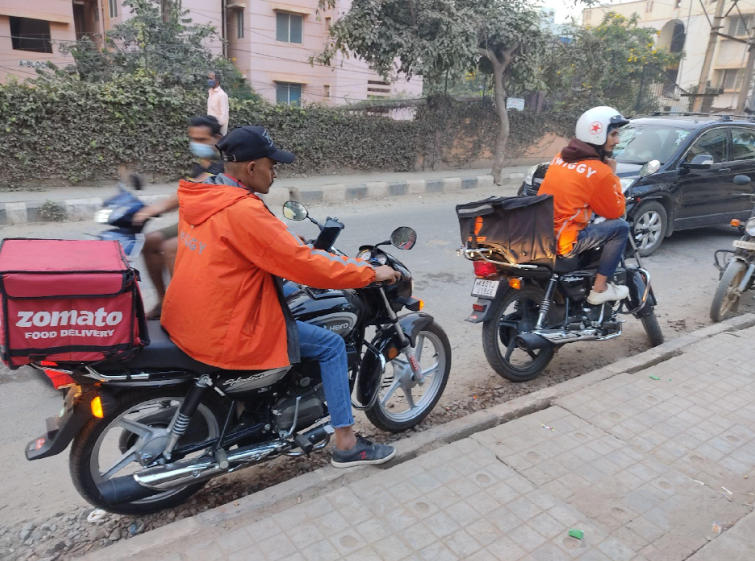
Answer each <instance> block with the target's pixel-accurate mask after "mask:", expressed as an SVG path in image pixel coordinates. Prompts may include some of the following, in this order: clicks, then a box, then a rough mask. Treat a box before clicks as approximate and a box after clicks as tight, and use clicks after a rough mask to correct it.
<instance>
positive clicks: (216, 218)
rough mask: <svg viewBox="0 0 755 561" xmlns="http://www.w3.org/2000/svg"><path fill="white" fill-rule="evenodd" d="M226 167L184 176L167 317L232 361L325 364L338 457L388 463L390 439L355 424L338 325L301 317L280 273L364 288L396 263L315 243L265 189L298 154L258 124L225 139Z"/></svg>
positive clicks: (195, 341) (220, 361)
mask: <svg viewBox="0 0 755 561" xmlns="http://www.w3.org/2000/svg"><path fill="white" fill-rule="evenodd" d="M218 149H219V150H220V151H221V152H222V154H223V159H224V161H225V172H224V173H221V174H220V175H216V176H213V177H211V178H210V179H208V180H207V181H206V182H205V183H190V182H187V181H182V182H181V184H180V185H179V187H178V197H179V199H180V201H181V208H180V211H179V223H178V226H179V232H180V239H181V243H180V244H179V246H178V256H177V258H176V269H175V272H174V276H173V280H172V281H171V283H170V286H169V287H168V294H167V296H166V297H165V304H164V306H163V314H162V318H161V323H162V326H163V327H164V328H165V330H166V331H167V332H168V334H169V335H170V338H171V339H172V340H173V342H174V343H175V344H176V345H178V347H179V348H181V350H183V351H184V352H185V353H187V354H188V355H189V356H191V357H193V358H194V359H196V360H199V361H201V362H204V363H205V364H210V365H213V366H217V367H219V368H222V369H225V370H244V371H251V370H269V369H273V368H283V367H286V366H288V365H289V364H292V363H295V362H298V361H299V359H300V358H307V359H310V360H315V361H317V362H318V363H319V366H320V372H321V373H322V382H323V387H324V389H325V397H326V400H327V403H328V411H329V412H330V419H331V425H332V426H333V428H334V429H335V441H336V445H335V449H334V451H333V457H332V460H331V463H332V464H333V465H334V466H335V467H339V468H346V467H352V466H359V465H367V464H382V463H385V462H387V461H389V460H390V459H391V458H393V457H394V455H395V453H396V451H395V450H394V449H393V447H391V446H383V445H380V444H375V443H373V442H370V441H368V440H366V439H364V438H362V437H360V436H357V435H356V434H355V433H354V430H353V428H352V427H353V424H354V418H353V416H352V411H351V396H350V391H349V379H348V364H347V356H346V345H345V343H344V340H343V339H342V338H341V337H340V336H339V335H337V334H335V333H333V332H332V331H329V330H327V329H325V328H322V327H317V326H314V325H311V324H309V323H303V322H299V321H295V320H294V318H293V316H292V315H291V311H290V310H289V308H288V305H287V304H286V301H285V299H284V297H283V287H282V282H281V278H284V277H285V278H287V279H289V280H292V281H294V282H298V283H304V284H307V285H308V286H312V287H316V288H323V289H326V288H342V289H346V288H361V287H364V286H367V285H368V284H370V283H372V282H375V281H379V282H394V281H396V280H397V279H398V278H400V275H399V274H398V273H397V272H396V271H394V270H393V269H392V268H391V267H388V266H385V265H383V266H376V267H373V266H372V265H370V263H368V262H367V261H364V260H361V259H354V258H349V257H341V256H338V255H333V254H331V253H327V252H324V251H320V250H317V249H313V248H311V247H309V246H308V245H306V244H305V243H304V242H302V240H301V239H299V237H298V236H297V235H296V234H294V233H293V232H292V231H291V230H289V229H288V227H287V226H286V224H284V223H283V222H282V221H281V220H278V218H276V217H275V215H273V213H272V212H270V210H269V209H268V208H267V206H266V205H265V203H264V202H263V201H262V200H261V199H260V198H259V196H258V195H260V194H267V193H268V192H269V191H270V188H271V187H272V185H273V181H274V180H275V177H276V171H275V166H276V164H277V163H282V164H287V163H291V162H293V161H294V155H293V154H292V153H290V152H286V151H284V150H280V149H278V148H277V147H276V146H275V144H273V141H272V139H271V138H270V135H269V134H268V132H267V131H266V130H265V129H264V128H262V127H259V126H244V127H240V128H237V129H234V130H233V131H231V132H230V133H229V134H228V136H226V137H225V138H223V140H221V141H220V142H219V143H218Z"/></svg>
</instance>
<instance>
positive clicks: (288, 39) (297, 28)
mask: <svg viewBox="0 0 755 561" xmlns="http://www.w3.org/2000/svg"><path fill="white" fill-rule="evenodd" d="M303 19H304V18H303V17H302V16H297V15H296V14H287V13H284V12H277V13H276V15H275V27H276V32H275V39H276V40H277V41H282V42H284V43H301V37H302V21H303Z"/></svg>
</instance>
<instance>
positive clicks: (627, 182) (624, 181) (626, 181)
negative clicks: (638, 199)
mask: <svg viewBox="0 0 755 561" xmlns="http://www.w3.org/2000/svg"><path fill="white" fill-rule="evenodd" d="M619 181H620V182H621V192H622V193H626V192H627V189H629V188H630V187H631V186H632V184H633V183H634V182H635V181H637V179H635V178H630V177H622V178H620V179H619Z"/></svg>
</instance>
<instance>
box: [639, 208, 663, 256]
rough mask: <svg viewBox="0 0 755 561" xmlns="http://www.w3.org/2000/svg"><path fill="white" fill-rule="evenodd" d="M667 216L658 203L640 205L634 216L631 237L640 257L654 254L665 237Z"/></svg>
mask: <svg viewBox="0 0 755 561" xmlns="http://www.w3.org/2000/svg"><path fill="white" fill-rule="evenodd" d="M667 229H668V215H667V214H666V209H665V208H664V207H663V205H662V204H661V203H659V202H658V201H648V202H646V203H642V204H641V205H640V207H639V208H638V209H637V212H635V214H634V223H633V225H632V235H633V236H634V241H635V243H636V244H637V249H638V250H639V252H640V255H641V256H642V257H647V256H648V255H652V254H653V253H655V252H656V251H657V250H658V248H659V247H661V244H662V243H663V238H664V237H666V230H667Z"/></svg>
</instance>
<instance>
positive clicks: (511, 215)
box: [456, 195, 556, 268]
mask: <svg viewBox="0 0 755 561" xmlns="http://www.w3.org/2000/svg"><path fill="white" fill-rule="evenodd" d="M456 215H457V216H458V217H459V227H460V228H461V243H462V245H464V246H465V247H468V248H475V249H476V248H478V247H488V248H491V249H494V250H495V251H496V253H499V254H501V255H502V256H503V257H504V259H505V260H506V261H508V262H509V263H512V264H516V265H519V264H524V263H526V264H531V265H543V266H546V267H551V268H553V267H554V266H555V263H556V236H555V234H554V232H553V197H552V196H551V195H537V196H534V197H498V198H496V197H491V198H489V199H484V200H482V201H477V202H474V203H466V204H463V205H457V206H456Z"/></svg>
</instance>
